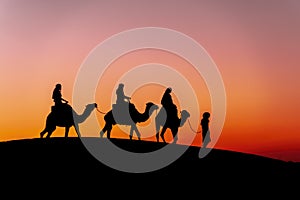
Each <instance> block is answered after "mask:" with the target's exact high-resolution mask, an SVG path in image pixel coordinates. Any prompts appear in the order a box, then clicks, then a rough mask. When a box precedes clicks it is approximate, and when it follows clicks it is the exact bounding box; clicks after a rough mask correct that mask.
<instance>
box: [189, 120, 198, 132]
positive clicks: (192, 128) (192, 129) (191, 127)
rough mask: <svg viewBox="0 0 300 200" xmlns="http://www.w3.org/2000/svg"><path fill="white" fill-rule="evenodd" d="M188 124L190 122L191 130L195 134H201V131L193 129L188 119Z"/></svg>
mask: <svg viewBox="0 0 300 200" xmlns="http://www.w3.org/2000/svg"><path fill="white" fill-rule="evenodd" d="M188 122H189V126H190V129H191V130H192V131H193V132H194V133H201V131H195V130H194V129H193V128H192V126H191V122H190V120H189V119H188Z"/></svg>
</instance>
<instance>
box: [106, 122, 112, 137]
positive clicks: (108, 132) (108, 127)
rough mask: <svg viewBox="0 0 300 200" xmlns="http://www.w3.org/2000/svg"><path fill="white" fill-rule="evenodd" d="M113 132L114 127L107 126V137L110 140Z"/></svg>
mask: <svg viewBox="0 0 300 200" xmlns="http://www.w3.org/2000/svg"><path fill="white" fill-rule="evenodd" d="M111 130H112V125H108V126H107V133H106V136H107V138H108V139H110V132H111Z"/></svg>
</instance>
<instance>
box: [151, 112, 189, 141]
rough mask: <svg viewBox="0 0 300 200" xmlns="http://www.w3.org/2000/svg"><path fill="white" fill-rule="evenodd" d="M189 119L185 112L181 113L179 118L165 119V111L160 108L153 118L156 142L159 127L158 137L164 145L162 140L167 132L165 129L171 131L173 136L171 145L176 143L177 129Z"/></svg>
mask: <svg viewBox="0 0 300 200" xmlns="http://www.w3.org/2000/svg"><path fill="white" fill-rule="evenodd" d="M189 117H190V113H189V112H188V111H186V110H182V111H181V118H179V117H178V116H177V115H176V116H171V117H167V113H166V110H165V109H164V108H163V107H162V108H161V109H160V110H159V112H158V114H157V116H156V117H155V127H156V140H157V142H159V130H160V128H161V127H163V128H162V130H161V133H160V136H161V138H162V140H163V142H164V143H166V140H165V138H164V134H165V132H166V130H167V128H170V129H171V132H172V135H173V143H176V142H177V140H178V137H177V132H178V128H179V127H182V126H183V125H184V123H185V122H186V120H187V119H188V118H189Z"/></svg>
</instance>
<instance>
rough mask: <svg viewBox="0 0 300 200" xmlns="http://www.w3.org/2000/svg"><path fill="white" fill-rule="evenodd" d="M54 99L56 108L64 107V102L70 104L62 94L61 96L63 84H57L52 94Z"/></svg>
mask: <svg viewBox="0 0 300 200" xmlns="http://www.w3.org/2000/svg"><path fill="white" fill-rule="evenodd" d="M52 99H53V101H54V103H55V106H57V107H58V106H61V105H62V101H64V102H65V103H68V101H67V100H65V99H63V98H62V94H61V84H59V83H58V84H56V86H55V88H54V90H53V93H52Z"/></svg>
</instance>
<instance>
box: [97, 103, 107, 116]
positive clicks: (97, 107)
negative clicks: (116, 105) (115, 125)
mask: <svg viewBox="0 0 300 200" xmlns="http://www.w3.org/2000/svg"><path fill="white" fill-rule="evenodd" d="M96 110H97V111H98V112H99V113H101V114H106V113H105V112H102V111H101V110H99V109H98V105H96Z"/></svg>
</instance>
